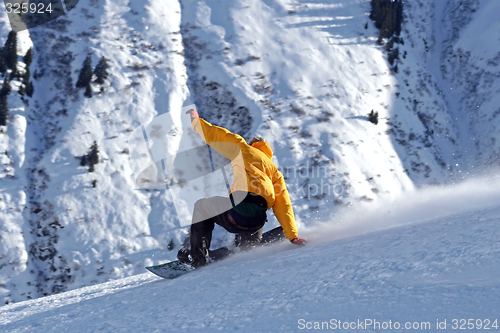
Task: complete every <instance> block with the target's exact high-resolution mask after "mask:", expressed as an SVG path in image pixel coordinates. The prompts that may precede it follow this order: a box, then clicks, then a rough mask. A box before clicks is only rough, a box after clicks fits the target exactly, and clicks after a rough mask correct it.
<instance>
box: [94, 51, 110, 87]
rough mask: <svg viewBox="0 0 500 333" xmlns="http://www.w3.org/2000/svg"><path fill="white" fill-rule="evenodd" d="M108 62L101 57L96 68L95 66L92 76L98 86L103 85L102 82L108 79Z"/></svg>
mask: <svg viewBox="0 0 500 333" xmlns="http://www.w3.org/2000/svg"><path fill="white" fill-rule="evenodd" d="M108 68H109V65H108V61H107V60H106V58H105V57H101V60H99V63H98V64H97V66H95V69H94V74H95V76H96V79H95V82H97V83H99V84H103V83H104V81H105V80H106V79H107V78H108Z"/></svg>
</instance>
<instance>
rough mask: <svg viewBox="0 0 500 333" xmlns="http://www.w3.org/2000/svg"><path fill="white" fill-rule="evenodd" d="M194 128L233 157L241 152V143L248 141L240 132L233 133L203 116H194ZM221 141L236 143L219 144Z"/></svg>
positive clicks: (224, 152)
mask: <svg viewBox="0 0 500 333" xmlns="http://www.w3.org/2000/svg"><path fill="white" fill-rule="evenodd" d="M191 125H192V126H193V129H194V130H195V131H196V132H198V134H200V136H201V137H202V138H203V140H205V142H206V143H208V144H209V145H210V146H212V147H213V148H214V149H215V150H217V151H218V152H219V153H221V154H222V155H224V156H225V157H227V158H229V159H232V158H233V157H234V155H235V153H238V152H239V147H238V145H239V144H242V143H246V141H245V139H243V137H241V136H240V135H238V134H234V133H231V132H230V131H228V130H227V129H225V128H222V127H219V126H214V125H212V124H210V123H209V122H208V121H206V120H204V119H202V118H194V119H192V121H191ZM220 142H226V143H233V144H234V145H227V144H226V145H222V144H217V143H220Z"/></svg>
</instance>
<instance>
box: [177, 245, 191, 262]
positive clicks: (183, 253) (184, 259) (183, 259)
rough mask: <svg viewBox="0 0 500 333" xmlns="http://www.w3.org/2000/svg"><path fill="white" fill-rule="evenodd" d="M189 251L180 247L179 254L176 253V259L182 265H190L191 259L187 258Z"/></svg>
mask: <svg viewBox="0 0 500 333" xmlns="http://www.w3.org/2000/svg"><path fill="white" fill-rule="evenodd" d="M190 252H191V251H189V249H187V248H185V247H181V248H180V249H179V252H177V259H178V260H179V261H180V262H181V263H183V264H189V265H191V258H190V256H189V254H190Z"/></svg>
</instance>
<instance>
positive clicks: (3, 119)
mask: <svg viewBox="0 0 500 333" xmlns="http://www.w3.org/2000/svg"><path fill="white" fill-rule="evenodd" d="M8 115H9V109H8V108H7V95H5V96H3V95H2V96H0V126H5V125H7V117H8Z"/></svg>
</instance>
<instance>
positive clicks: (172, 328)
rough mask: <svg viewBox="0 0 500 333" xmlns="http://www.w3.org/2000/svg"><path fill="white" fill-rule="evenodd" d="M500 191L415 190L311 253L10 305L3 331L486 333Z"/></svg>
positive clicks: (238, 259) (331, 230)
mask: <svg viewBox="0 0 500 333" xmlns="http://www.w3.org/2000/svg"><path fill="white" fill-rule="evenodd" d="M498 185H499V179H498V178H497V179H496V180H491V179H490V180H488V181H486V180H479V181H472V182H467V183H464V184H462V185H460V186H455V187H451V188H439V189H435V190H426V191H418V192H416V193H414V194H411V195H406V196H405V197H404V198H401V200H398V201H393V202H386V203H384V205H383V206H382V207H378V209H376V210H375V211H373V210H371V211H356V212H354V213H353V212H351V213H349V214H348V215H345V216H344V219H343V222H339V223H337V224H334V225H331V224H330V225H323V226H316V228H315V230H309V232H308V233H307V237H308V240H309V243H308V244H307V246H305V247H298V246H295V245H292V244H290V243H288V242H287V243H284V244H283V243H282V244H278V245H275V246H271V247H265V248H260V249H256V250H254V251H253V252H249V253H244V254H239V255H236V256H234V257H232V258H229V259H227V260H224V261H222V262H220V263H216V264H213V265H211V266H208V267H205V268H202V269H200V270H197V271H194V272H191V273H188V274H186V275H184V276H182V277H179V278H177V279H175V280H164V279H161V278H158V277H156V276H154V275H152V274H150V273H145V274H139V275H135V276H132V277H128V278H124V279H120V280H116V281H112V282H107V283H103V284H99V285H95V286H91V287H85V288H82V289H77V290H73V291H69V292H65V293H61V294H58V295H53V296H48V297H43V298H39V299H36V300H30V301H24V302H19V303H16V304H12V305H6V306H4V307H1V308H0V328H1V329H2V331H4V332H34V331H36V332H149V331H152V332H201V331H203V332H220V331H223V332H299V331H304V330H305V331H309V330H308V329H305V325H308V326H307V327H309V328H311V327H314V325H315V323H316V322H319V325H325V324H323V322H328V325H329V326H323V328H324V331H327V330H334V328H335V327H338V326H334V325H335V324H337V325H341V323H343V322H348V323H349V324H350V325H353V324H351V323H353V322H354V323H356V324H355V325H354V326H352V327H351V329H343V330H341V329H339V328H337V329H335V330H336V331H343V332H347V331H353V332H365V331H366V332H382V331H384V332H389V331H391V332H392V331H394V332H401V331H407V329H406V330H405V329H403V326H404V325H410V326H408V327H410V328H412V327H413V328H414V327H415V326H414V325H420V326H419V327H420V329H418V330H420V331H425V332H436V331H440V330H438V329H437V326H436V325H437V323H438V322H440V323H443V322H444V321H445V320H446V323H447V326H446V328H447V329H448V330H451V329H452V328H453V327H454V326H455V325H454V321H453V320H454V319H457V320H460V319H466V320H468V319H470V318H474V328H475V329H476V331H480V330H479V329H477V328H478V327H479V326H476V325H479V322H476V320H477V319H481V322H484V323H486V319H488V320H489V321H490V322H491V325H493V324H494V321H495V320H497V323H498V319H500V318H498V309H499V308H498V299H499V297H500V280H499V278H498V276H499V273H500V243H499V242H498V237H499V236H500V233H499V228H498V223H499V222H500V205H499V204H498V202H500V190H499V188H500V187H499V186H498ZM335 320H336V321H335ZM366 320H368V322H369V320H371V321H372V322H373V323H374V322H375V321H378V322H379V325H388V323H389V322H391V323H392V324H391V325H393V326H392V327H396V328H397V327H398V326H396V325H401V329H392V330H391V329H381V328H380V327H378V326H374V324H373V325H366ZM338 321H340V322H338ZM358 321H361V322H362V323H364V324H363V326H361V329H360V327H359V326H357V325H358ZM396 323H397V324H396ZM426 323H428V325H430V326H423V325H427V324H426ZM491 325H490V327H491ZM353 327H354V329H352V328H353ZM441 328H443V327H441ZM490 330H492V331H495V329H494V328H491V329H490ZM314 331H316V330H314ZM415 331H417V329H415Z"/></svg>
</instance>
